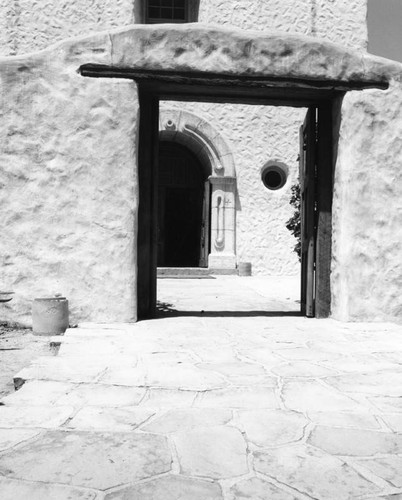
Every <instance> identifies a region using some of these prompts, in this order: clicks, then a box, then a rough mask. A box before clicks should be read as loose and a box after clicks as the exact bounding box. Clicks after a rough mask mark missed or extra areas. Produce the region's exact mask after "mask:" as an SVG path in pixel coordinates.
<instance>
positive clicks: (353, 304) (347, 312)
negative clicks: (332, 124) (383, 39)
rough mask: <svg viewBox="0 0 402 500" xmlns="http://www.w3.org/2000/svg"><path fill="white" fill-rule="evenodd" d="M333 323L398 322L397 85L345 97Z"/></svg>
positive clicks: (401, 87) (401, 153) (401, 272)
mask: <svg viewBox="0 0 402 500" xmlns="http://www.w3.org/2000/svg"><path fill="white" fill-rule="evenodd" d="M333 210H334V221H333V248H332V251H333V261H332V276H331V286H332V315H333V316H334V317H335V318H337V319H341V320H348V321H350V320H354V321H357V320H362V319H364V320H385V319H388V320H396V321H402V301H401V290H402V265H401V259H402V226H401V221H402V84H401V81H400V77H399V76H398V77H397V78H396V79H395V80H394V81H393V82H392V84H391V86H390V88H389V89H388V90H387V91H381V90H365V91H362V92H349V93H348V94H347V95H346V96H345V98H344V101H343V105H342V111H341V127H340V132H339V146H338V160H337V164H336V171H335V192H334V206H333Z"/></svg>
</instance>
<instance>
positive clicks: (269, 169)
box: [261, 164, 287, 191]
mask: <svg viewBox="0 0 402 500" xmlns="http://www.w3.org/2000/svg"><path fill="white" fill-rule="evenodd" d="M286 170H287V169H286V168H285V167H282V166H281V165H278V164H276V165H269V166H266V167H264V168H263V170H262V172H261V179H262V182H263V183H264V186H265V187H266V188H267V189H270V190H272V191H276V190H277V189H280V188H282V187H283V186H284V185H285V184H286V180H287V171H286Z"/></svg>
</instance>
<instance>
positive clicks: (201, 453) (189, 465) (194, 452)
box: [173, 426, 248, 479]
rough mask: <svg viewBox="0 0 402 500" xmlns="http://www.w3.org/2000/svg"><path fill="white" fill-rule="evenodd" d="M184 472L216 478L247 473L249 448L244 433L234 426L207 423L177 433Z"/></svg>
mask: <svg viewBox="0 0 402 500" xmlns="http://www.w3.org/2000/svg"><path fill="white" fill-rule="evenodd" d="M173 439H174V443H175V445H176V449H177V454H178V457H179V462H180V469H181V471H182V473H184V474H189V475H191V476H200V477H209V478H214V479H222V478H230V477H234V476H239V475H241V474H246V473H247V472H248V466H247V450H246V443H245V441H244V439H243V436H242V435H241V433H240V432H239V431H238V430H237V429H234V428H232V427H223V426H217V427H208V428H207V427H204V428H201V429H195V430H188V431H183V432H179V433H177V434H175V435H174V438H173Z"/></svg>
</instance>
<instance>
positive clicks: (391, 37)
mask: <svg viewBox="0 0 402 500" xmlns="http://www.w3.org/2000/svg"><path fill="white" fill-rule="evenodd" d="M368 30H369V45H368V50H369V52H371V53H372V54H376V55H378V56H383V57H388V58H389V59H395V60H396V61H401V62H402V0H368Z"/></svg>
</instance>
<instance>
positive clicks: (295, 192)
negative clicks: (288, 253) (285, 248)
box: [286, 184, 301, 260]
mask: <svg viewBox="0 0 402 500" xmlns="http://www.w3.org/2000/svg"><path fill="white" fill-rule="evenodd" d="M291 192H292V195H291V197H290V200H289V203H290V205H292V207H294V209H295V211H294V214H293V215H292V217H291V218H290V219H289V220H288V221H287V222H286V229H288V230H289V231H290V232H291V233H292V234H293V236H294V237H295V238H296V240H297V243H296V245H295V246H294V248H293V250H294V252H296V253H297V256H298V257H299V260H301V219H300V185H299V184H293V186H292V187H291Z"/></svg>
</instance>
